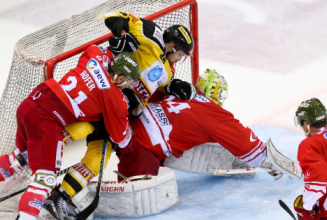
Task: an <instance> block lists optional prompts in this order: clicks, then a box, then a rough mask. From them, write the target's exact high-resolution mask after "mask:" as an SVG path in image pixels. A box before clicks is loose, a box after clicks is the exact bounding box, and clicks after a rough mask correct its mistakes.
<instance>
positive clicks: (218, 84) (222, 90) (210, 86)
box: [195, 69, 228, 106]
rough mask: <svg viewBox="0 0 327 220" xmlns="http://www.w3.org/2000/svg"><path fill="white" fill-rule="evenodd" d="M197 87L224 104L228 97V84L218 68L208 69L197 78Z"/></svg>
mask: <svg viewBox="0 0 327 220" xmlns="http://www.w3.org/2000/svg"><path fill="white" fill-rule="evenodd" d="M195 87H196V88H197V90H198V91H199V92H200V93H201V94H202V95H204V96H205V97H206V98H208V99H210V100H212V101H213V102H215V103H216V104H218V105H219V106H222V105H223V103H224V101H225V100H226V98H227V97H228V84H227V81H226V80H225V78H224V77H223V76H222V75H220V74H219V73H217V71H216V70H211V69H207V70H206V71H205V72H204V74H202V75H200V76H199V77H198V79H197V80H196V83H195Z"/></svg>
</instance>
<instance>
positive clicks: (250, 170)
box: [213, 168, 272, 176]
mask: <svg viewBox="0 0 327 220" xmlns="http://www.w3.org/2000/svg"><path fill="white" fill-rule="evenodd" d="M270 171H272V170H271V169H269V168H247V169H230V170H218V169H215V170H214V171H213V174H214V175H215V176H221V175H226V174H242V173H256V172H270Z"/></svg>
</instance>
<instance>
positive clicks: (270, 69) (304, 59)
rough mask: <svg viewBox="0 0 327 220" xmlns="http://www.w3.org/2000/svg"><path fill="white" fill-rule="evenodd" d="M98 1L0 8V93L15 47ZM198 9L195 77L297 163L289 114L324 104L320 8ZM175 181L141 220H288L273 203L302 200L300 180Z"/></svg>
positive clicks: (234, 5) (184, 177) (312, 3)
mask: <svg viewBox="0 0 327 220" xmlns="http://www.w3.org/2000/svg"><path fill="white" fill-rule="evenodd" d="M103 1H104V0H98V1H95V0H93V1H91V0H56V1H50V0H29V1H28V0H17V1H10V2H9V1H4V0H1V8H0V28H1V30H2V31H1V35H0V60H1V67H2V68H1V80H0V88H1V90H2V89H3V87H4V85H5V82H6V78H7V75H8V73H9V69H10V66H11V59H12V54H13V50H14V45H15V42H17V41H18V40H19V39H20V38H22V37H23V36H25V35H27V34H29V33H31V32H34V31H36V30H38V29H40V28H43V27H45V26H47V25H50V24H52V23H54V22H57V21H59V20H62V19H65V18H68V17H70V16H71V15H73V14H77V13H79V12H82V11H84V10H86V9H87V8H90V7H93V6H95V5H97V4H99V3H102V2H103ZM198 6H199V47H200V72H202V71H203V70H204V69H205V68H214V69H217V70H218V71H219V72H220V73H221V74H223V75H224V76H225V79H226V80H227V82H228V84H229V87H230V91H229V97H228V99H227V100H226V102H225V105H224V107H225V108H226V109H227V110H229V111H231V112H232V113H233V114H234V115H235V117H236V118H238V119H240V120H241V122H242V123H243V124H244V125H247V126H250V127H251V128H252V129H253V130H254V131H255V133H256V135H257V136H258V137H259V138H261V139H262V140H263V141H265V140H266V139H268V138H272V141H273V143H274V145H275V146H276V148H277V149H278V150H280V151H281V152H282V153H284V154H285V155H287V156H289V157H291V158H292V159H296V154H297V146H298V144H299V143H300V141H301V140H302V139H303V135H302V134H301V133H300V132H299V131H298V130H296V129H295V128H294V124H293V116H294V112H295V110H296V108H297V106H298V105H299V103H300V102H301V101H303V100H305V99H309V98H312V97H317V98H319V99H321V101H322V102H323V103H327V87H326V82H327V74H326V69H327V68H326V66H327V56H326V55H327V50H326V48H327V30H326V28H325V24H324V22H325V21H326V17H327V14H326V13H325V12H326V10H327V2H325V1H322V0H289V1H278V0H267V1H261V0H229V1H217V0H198ZM236 138H237V137H236ZM76 148H79V149H83V150H82V151H78V152H76ZM85 149H86V147H85V142H84V141H79V142H77V143H75V144H74V146H72V147H69V148H67V149H65V153H64V165H63V167H67V166H69V165H71V164H73V163H76V162H78V161H79V159H80V158H81V157H82V156H83V153H84V151H85ZM70 151H74V158H72V156H71V155H72V154H71V153H70ZM69 155H70V156H69ZM75 155H76V156H75ZM68 158H69V162H70V163H68V162H67V161H68ZM65 160H66V162H65ZM116 163H117V159H116V158H113V159H112V160H111V161H110V164H109V166H108V169H107V170H106V176H105V178H106V179H107V178H110V179H112V178H115V176H114V175H113V174H112V170H114V169H116V168H115V167H116ZM176 177H177V183H178V188H179V198H180V201H179V202H178V204H176V205H175V206H174V207H172V208H171V209H169V210H167V211H165V212H164V213H161V214H158V215H156V216H150V217H145V218H142V219H222V220H227V219H274V220H275V219H285V220H287V219H291V218H290V217H289V216H288V214H287V213H286V212H285V211H284V210H283V209H282V208H280V207H279V205H278V199H282V200H283V201H284V202H286V204H287V205H288V206H290V207H292V205H293V201H294V199H295V197H296V196H297V195H299V194H301V193H302V191H303V182H302V180H290V179H288V178H286V177H283V178H282V179H281V180H279V181H274V179H273V178H272V177H271V176H269V175H267V174H265V173H258V174H257V175H256V176H255V177H254V178H250V179H240V178H224V177H215V176H206V175H195V174H187V173H181V172H176ZM97 219H100V218H97ZM101 219H104V218H101Z"/></svg>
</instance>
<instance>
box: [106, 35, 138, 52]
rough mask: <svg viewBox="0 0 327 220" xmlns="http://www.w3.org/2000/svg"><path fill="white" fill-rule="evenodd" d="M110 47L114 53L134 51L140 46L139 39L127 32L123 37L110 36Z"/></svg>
mask: <svg viewBox="0 0 327 220" xmlns="http://www.w3.org/2000/svg"><path fill="white" fill-rule="evenodd" d="M108 41H109V47H108V49H109V50H111V52H113V53H114V54H119V53H121V52H123V51H125V52H130V53H131V52H134V51H136V50H137V48H138V47H139V46H140V43H139V42H138V40H137V39H136V38H135V37H134V35H133V34H131V33H126V34H125V35H124V36H122V37H111V38H109V40H108Z"/></svg>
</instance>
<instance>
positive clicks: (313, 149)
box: [297, 127, 327, 217]
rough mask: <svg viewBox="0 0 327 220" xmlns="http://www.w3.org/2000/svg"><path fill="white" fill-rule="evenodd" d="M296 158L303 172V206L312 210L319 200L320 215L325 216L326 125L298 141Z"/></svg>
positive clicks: (326, 208)
mask: <svg viewBox="0 0 327 220" xmlns="http://www.w3.org/2000/svg"><path fill="white" fill-rule="evenodd" d="M297 158H298V161H299V163H300V166H301V168H302V172H303V174H304V189H305V191H304V194H303V207H304V208H305V209H306V210H312V207H313V206H314V205H315V204H316V202H317V201H318V200H319V208H320V210H321V212H322V216H323V217H327V202H326V186H327V127H324V128H321V129H319V130H318V131H317V132H316V133H315V134H314V135H312V136H311V137H308V138H306V139H304V140H303V141H302V142H301V143H300V146H299V150H298V155H297Z"/></svg>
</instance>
